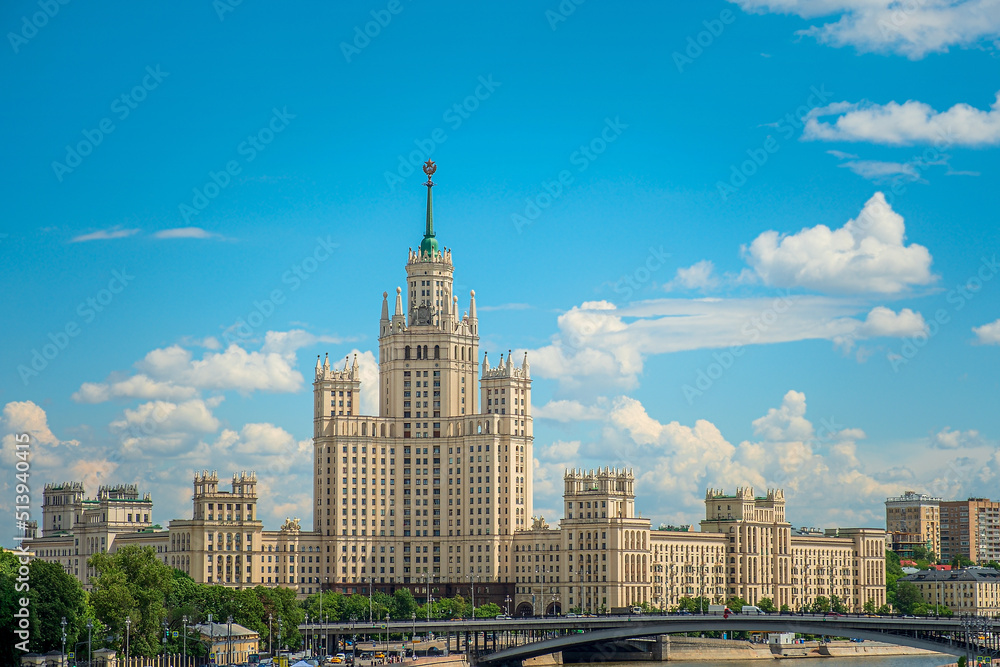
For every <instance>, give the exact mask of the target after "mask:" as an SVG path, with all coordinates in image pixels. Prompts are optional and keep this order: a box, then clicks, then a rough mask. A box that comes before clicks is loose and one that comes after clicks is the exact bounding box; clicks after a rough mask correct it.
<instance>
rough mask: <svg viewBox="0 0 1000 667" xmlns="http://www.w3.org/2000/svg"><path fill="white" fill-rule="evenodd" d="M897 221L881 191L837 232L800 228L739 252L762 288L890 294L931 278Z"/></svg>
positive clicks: (768, 235) (920, 250) (771, 234)
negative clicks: (763, 284)
mask: <svg viewBox="0 0 1000 667" xmlns="http://www.w3.org/2000/svg"><path fill="white" fill-rule="evenodd" d="M905 231H906V230H905V225H904V223H903V217H902V216H900V215H899V214H898V213H896V212H895V211H893V210H892V208H891V207H890V206H889V204H888V203H886V201H885V196H884V195H883V194H882V193H881V192H876V193H875V195H874V196H873V197H872V198H871V199H869V200H868V201H867V202H866V203H865V206H864V208H863V209H862V211H861V214H860V215H859V216H858V217H857V218H854V219H852V220H849V221H848V222H847V223H846V224H845V225H844V226H843V227H841V228H840V229H836V230H832V229H830V228H829V227H827V226H826V225H817V226H815V227H806V228H804V229H802V230H801V231H799V232H798V233H796V234H787V235H781V234H779V233H778V232H776V231H767V232H764V233H763V234H761V235H760V236H758V237H757V238H756V239H754V241H753V242H752V243H751V244H750V246H749V247H744V248H743V253H744V256H745V257H746V259H747V261H748V262H749V264H750V265H751V266H752V267H753V269H754V270H755V271H756V272H757V274H758V275H759V276H760V277H761V279H762V280H763V281H764V282H765V283H766V284H768V285H774V286H777V287H804V288H807V289H813V290H817V291H821V292H834V293H866V292H874V293H880V294H896V293H899V292H902V291H903V290H905V289H907V288H910V287H912V286H915V285H927V284H929V283H931V282H933V281H934V280H935V279H936V276H934V275H933V274H932V273H931V271H930V266H931V255H930V252H928V251H927V248H925V247H923V246H921V245H917V244H915V243H913V244H910V245H906V244H905Z"/></svg>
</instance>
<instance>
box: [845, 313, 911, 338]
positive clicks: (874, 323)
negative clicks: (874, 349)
mask: <svg viewBox="0 0 1000 667" xmlns="http://www.w3.org/2000/svg"><path fill="white" fill-rule="evenodd" d="M858 330H859V333H860V335H861V336H863V337H865V338H876V337H878V336H892V337H897V338H900V337H904V336H914V335H917V334H920V333H924V332H926V331H927V324H926V323H925V322H924V316H923V315H921V314H920V313H917V312H914V311H912V310H910V309H909V308H903V309H902V310H900V311H899V312H898V313H896V312H893V311H892V309H890V308H886V307H885V306H876V307H875V308H872V309H871V311H870V312H869V313H868V316H867V317H866V318H865V321H864V323H863V324H861V326H859V327H858Z"/></svg>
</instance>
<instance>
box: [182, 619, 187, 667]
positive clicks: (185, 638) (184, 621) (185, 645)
mask: <svg viewBox="0 0 1000 667" xmlns="http://www.w3.org/2000/svg"><path fill="white" fill-rule="evenodd" d="M181 622H182V623H183V624H184V667H187V661H188V617H187V614H185V615H183V616H181Z"/></svg>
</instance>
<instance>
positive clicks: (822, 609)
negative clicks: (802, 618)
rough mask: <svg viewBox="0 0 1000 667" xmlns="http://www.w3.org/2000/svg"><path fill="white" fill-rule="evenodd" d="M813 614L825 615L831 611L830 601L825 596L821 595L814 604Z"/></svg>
mask: <svg viewBox="0 0 1000 667" xmlns="http://www.w3.org/2000/svg"><path fill="white" fill-rule="evenodd" d="M812 611H813V613H817V614H825V613H826V612H828V611H830V599H829V598H828V597H826V596H825V595H820V596H819V597H818V598H816V600H815V601H814V602H813V604H812Z"/></svg>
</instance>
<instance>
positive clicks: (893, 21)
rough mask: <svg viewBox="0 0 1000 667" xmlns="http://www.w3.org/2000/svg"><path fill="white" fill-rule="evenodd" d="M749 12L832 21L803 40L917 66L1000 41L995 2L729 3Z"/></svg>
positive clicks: (845, 0)
mask: <svg viewBox="0 0 1000 667" xmlns="http://www.w3.org/2000/svg"><path fill="white" fill-rule="evenodd" d="M731 1H732V2H734V3H736V4H738V5H739V6H740V7H741V8H742V9H743V10H744V11H747V12H759V13H763V12H771V13H774V14H795V15H797V16H800V17H802V18H804V19H814V18H821V17H832V18H833V19H834V20H831V21H830V22H829V23H824V24H822V25H813V26H810V27H809V28H808V29H806V30H800V31H799V34H801V35H807V36H811V37H814V38H815V39H816V40H817V41H819V42H820V43H822V44H829V45H831V46H835V47H840V46H853V47H855V48H856V49H857V50H858V51H860V52H862V53H865V52H876V53H897V54H900V55H904V56H906V57H908V58H911V59H914V60H917V59H920V58H923V57H924V56H925V55H927V54H928V53H942V52H946V51H948V49H949V48H951V47H953V46H960V47H970V46H974V45H977V44H979V43H981V42H989V41H995V40H996V39H997V38H998V37H1000V13H998V12H997V5H996V1H995V0H921V1H920V2H910V3H899V2H896V1H895V0H731Z"/></svg>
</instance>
